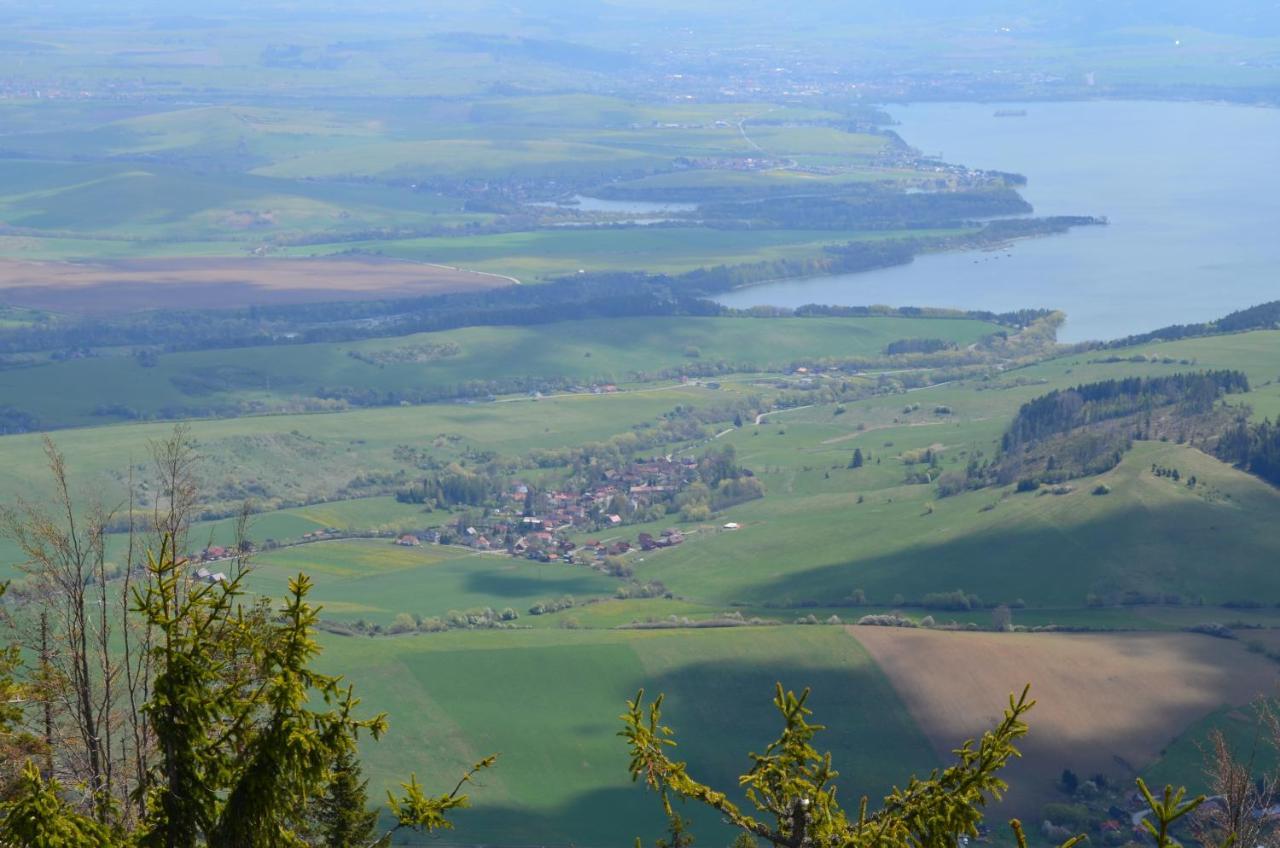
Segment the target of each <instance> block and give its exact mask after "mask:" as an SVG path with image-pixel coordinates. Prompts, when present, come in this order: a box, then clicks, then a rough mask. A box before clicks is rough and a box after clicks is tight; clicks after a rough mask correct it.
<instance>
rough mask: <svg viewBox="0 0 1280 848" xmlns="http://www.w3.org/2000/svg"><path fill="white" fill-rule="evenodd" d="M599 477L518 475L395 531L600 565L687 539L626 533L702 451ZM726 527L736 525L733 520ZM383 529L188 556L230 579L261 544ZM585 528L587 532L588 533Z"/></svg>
mask: <svg viewBox="0 0 1280 848" xmlns="http://www.w3.org/2000/svg"><path fill="white" fill-rule="evenodd" d="M599 477H600V479H599V480H598V481H597V482H594V483H593V484H591V485H586V486H583V487H581V490H576V489H575V488H573V487H569V486H567V485H566V486H565V487H564V488H556V489H543V488H539V487H538V486H536V485H533V484H529V483H525V482H521V481H513V482H511V483H510V484H509V485H508V486H506V487H505V488H504V489H503V491H502V493H501V496H500V497H499V499H498V502H497V504H496V505H494V506H490V507H485V508H470V509H462V510H460V511H458V512H455V513H453V514H452V516H451V518H450V520H449V521H448V522H446V523H444V524H440V525H437V526H432V527H425V528H422V529H416V530H404V531H401V532H399V533H396V534H391V535H390V538H391V540H392V543H393V544H395V545H399V546H401V547H419V546H421V545H453V546H459V547H464V548H468V549H471V550H474V551H477V552H483V553H492V554H495V555H501V554H505V555H508V556H512V557H516V558H522V559H528V560H531V561H535V562H541V563H550V562H563V563H567V564H586V565H598V564H601V563H603V562H604V560H605V559H606V558H608V557H618V556H623V555H626V554H628V553H631V552H633V551H645V552H648V551H656V550H661V549H663V548H670V547H674V546H676V545H680V544H683V543H684V541H685V534H684V533H683V532H682V531H681V530H679V529H676V528H667V529H664V530H662V531H661V532H659V533H657V535H654V534H653V533H649V532H640V533H638V534H636V535H635V536H634V537H629V536H628V535H627V534H626V532H625V529H624V528H625V526H626V525H628V524H635V523H641V522H647V521H652V520H655V519H656V518H657V517H658V516H660V515H666V514H667V512H668V510H669V509H671V508H674V506H675V504H676V502H677V496H678V495H680V494H681V493H682V492H684V491H685V490H687V489H688V488H689V487H690V486H691V485H692V484H694V483H695V482H698V481H699V480H700V479H701V475H700V470H699V461H698V460H697V459H694V458H692V457H684V458H673V457H670V456H659V457H653V458H649V459H636V460H634V461H631V462H629V463H627V464H625V465H622V466H621V467H619V468H616V469H615V468H609V469H605V470H604V471H602V472H600V474H599ZM726 527H727V528H728V529H736V525H726ZM595 534H599V535H598V536H597V535H595ZM380 535H383V534H379V533H372V532H369V531H364V532H360V533H352V532H348V531H344V530H341V529H339V528H334V527H322V528H318V529H316V530H311V531H308V532H306V533H304V534H303V535H302V536H301V537H299V538H297V539H295V540H288V541H284V540H275V539H267V540H264V541H263V542H262V543H260V544H257V543H254V542H252V541H248V540H245V541H244V542H242V543H241V544H240V545H239V546H235V545H213V544H210V545H207V546H206V547H205V548H203V549H202V550H200V551H198V552H195V553H193V554H191V559H192V560H193V561H194V562H196V563H199V566H200V567H199V568H198V569H197V570H196V572H195V577H196V579H197V580H199V581H201V582H205V583H220V582H223V581H225V580H227V574H226V571H225V570H218V564H219V563H224V562H230V561H232V560H235V559H236V558H238V557H241V556H244V555H246V554H249V553H252V552H253V551H254V550H257V549H259V548H261V549H263V550H271V549H275V548H280V547H292V546H296V545H303V544H312V543H316V542H325V541H335V540H339V539H347V538H356V537H360V538H368V537H377V536H380ZM584 535H587V536H588V538H587V539H586V540H585V541H584V540H582V537H583V536H584ZM575 539H577V540H578V541H575Z"/></svg>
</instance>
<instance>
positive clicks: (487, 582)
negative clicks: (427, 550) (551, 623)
mask: <svg viewBox="0 0 1280 848" xmlns="http://www.w3.org/2000/svg"><path fill="white" fill-rule="evenodd" d="M464 585H465V587H466V590H467V591H468V592H474V593H476V594H478V595H492V596H494V597H499V598H528V597H530V596H531V595H536V596H538V597H540V598H542V597H545V598H547V599H551V598H555V597H558V596H560V595H600V594H604V593H605V590H602V589H601V587H600V584H599V581H594V580H591V579H590V575H584V574H572V573H571V574H565V572H564V569H563V567H562V568H561V571H560V573H559V574H544V573H543V571H542V569H538V570H537V571H536V572H532V573H531V572H530V571H528V570H523V569H522V570H520V571H517V572H509V573H504V572H498V571H472V572H468V573H467V575H466V578H465V584H464Z"/></svg>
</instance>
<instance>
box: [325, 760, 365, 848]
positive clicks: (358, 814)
mask: <svg viewBox="0 0 1280 848" xmlns="http://www.w3.org/2000/svg"><path fill="white" fill-rule="evenodd" d="M361 776H362V775H361V769H360V762H359V761H358V760H357V759H356V758H355V756H354V755H353V754H352V752H351V751H343V752H341V753H340V754H339V755H338V757H337V759H336V760H335V761H334V764H333V773H332V775H331V776H330V778H329V785H328V787H326V789H325V792H324V794H323V795H321V796H320V797H319V798H317V799H316V800H315V803H314V808H313V810H312V814H311V817H312V825H313V827H314V829H315V832H316V834H317V836H319V837H320V839H321V840H322V841H321V842H320V843H319V844H320V845H323V846H325V848H356V846H359V848H363V846H366V845H369V844H371V843H372V842H373V840H374V828H375V827H377V824H378V811H377V810H371V809H369V796H368V791H367V790H368V786H369V781H367V780H361V779H360V778H361Z"/></svg>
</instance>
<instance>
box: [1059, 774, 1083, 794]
mask: <svg viewBox="0 0 1280 848" xmlns="http://www.w3.org/2000/svg"><path fill="white" fill-rule="evenodd" d="M1058 785H1059V786H1061V787H1062V791H1063V792H1065V793H1067V794H1068V795H1074V794H1076V790H1077V789H1079V788H1080V778H1079V777H1077V776H1076V773H1075V772H1073V771H1072V770H1071V769H1069V768H1068V769H1063V770H1062V777H1060V778H1059V779H1058Z"/></svg>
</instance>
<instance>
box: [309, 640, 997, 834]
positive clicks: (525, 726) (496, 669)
mask: <svg viewBox="0 0 1280 848" xmlns="http://www.w3.org/2000/svg"><path fill="white" fill-rule="evenodd" d="M325 648H326V653H325V655H324V660H325V664H326V665H327V666H329V667H330V668H333V669H335V670H337V671H342V672H348V673H350V674H351V675H352V676H353V679H356V680H358V682H359V683H360V687H361V693H362V695H363V697H364V704H363V706H365V707H366V708H368V709H372V710H378V709H388V710H391V711H392V713H393V721H392V729H391V731H390V733H389V734H388V736H387V738H386V740H385V741H384V742H382V743H379V744H370V745H367V746H365V747H364V749H363V753H364V754H365V756H366V761H367V762H368V763H369V770H370V773H371V775H372V777H373V779H374V780H375V781H376V782H382V783H385V782H388V781H391V780H394V779H396V778H397V777H401V776H404V775H407V774H408V772H410V771H414V770H416V771H418V772H419V774H420V776H424V777H426V778H427V779H428V780H429V784H428V785H430V786H431V787H432V788H436V787H443V786H444V784H445V783H447V782H448V780H449V777H450V776H451V775H452V774H454V773H455V772H458V771H460V770H461V769H463V768H464V767H465V766H466V765H469V764H470V763H471V762H472V761H473V760H474V759H476V758H478V757H479V756H483V755H485V754H489V753H494V752H497V753H500V754H501V757H500V759H499V762H498V765H497V766H496V767H495V768H494V769H493V770H492V771H491V772H489V773H486V774H485V776H484V778H483V779H482V780H481V782H480V785H479V786H478V787H477V788H476V790H475V792H474V793H473V797H474V799H475V802H476V805H477V808H478V809H477V811H476V812H475V813H468V814H464V815H463V816H462V817H461V818H460V819H459V825H460V827H461V828H463V829H464V831H465V833H466V834H467V839H468V840H476V841H485V842H500V843H516V844H527V843H531V842H534V843H537V842H567V841H572V842H575V843H577V844H585V845H603V844H615V843H616V842H617V840H618V839H619V836H618V834H619V833H623V834H626V836H628V837H630V836H632V835H635V836H644V837H646V839H647V838H652V836H654V835H655V833H656V831H657V829H658V828H659V827H660V812H659V807H658V800H657V798H656V797H653V796H648V795H646V793H645V792H644V790H643V789H642V787H640V786H638V785H633V784H632V783H631V782H630V780H629V779H628V777H627V773H626V749H625V746H624V745H623V743H622V741H621V740H620V739H618V738H617V736H615V735H614V734H615V732H616V730H617V729H618V727H619V726H620V725H619V724H618V722H617V721H616V719H615V717H616V716H617V715H619V714H620V713H621V712H622V709H623V706H624V704H623V701H624V700H625V699H626V698H628V697H631V696H634V695H635V693H636V690H638V689H639V688H641V687H645V688H646V689H647V690H648V692H649V693H650V694H651V695H652V694H654V693H658V692H664V693H666V694H667V696H668V697H667V702H666V716H665V717H666V718H667V719H668V723H669V724H671V725H672V726H673V727H675V728H676V730H677V731H678V732H679V734H680V740H681V746H680V749H679V751H680V756H681V757H682V758H688V759H689V760H690V762H691V763H692V764H693V765H694V768H695V769H696V774H698V775H699V776H702V777H704V778H706V779H709V780H713V781H715V782H716V784H717V785H719V786H722V787H724V788H726V789H730V790H732V789H733V786H734V783H735V778H736V775H738V774H739V773H741V772H742V771H745V770H746V768H747V767H748V766H749V762H748V760H747V759H746V753H747V752H748V751H749V750H752V751H758V750H760V748H762V747H763V745H764V744H765V743H767V742H768V741H770V740H771V739H772V738H773V737H774V735H776V733H777V730H778V723H777V721H776V713H775V712H774V711H773V708H772V706H771V704H770V697H771V692H772V689H773V685H774V683H775V682H778V681H781V682H782V683H783V684H784V685H786V686H789V687H804V686H813V687H814V695H813V698H812V700H811V702H810V705H811V706H812V707H813V709H814V710H815V712H816V713H817V719H818V720H821V721H824V722H825V723H829V724H830V725H831V726H832V729H831V730H830V731H829V732H827V733H824V734H822V736H821V738H820V740H819V744H821V745H822V746H823V747H824V748H829V749H830V750H832V752H833V754H834V757H835V764H836V767H837V768H838V769H839V770H840V771H841V774H842V775H843V776H844V777H843V779H844V782H843V783H842V786H845V787H847V788H846V789H845V791H846V792H848V793H849V794H850V795H851V796H855V797H856V794H857V793H859V792H870V793H872V795H873V797H874V796H875V795H877V794H882V793H883V792H884V791H886V790H887V789H888V788H889V786H890V785H891V784H892V783H895V782H899V783H900V782H901V781H902V780H903V779H904V777H905V775H907V774H909V773H911V772H913V771H914V772H916V773H920V772H922V771H925V770H927V769H928V768H929V767H931V766H932V765H933V764H934V762H935V760H934V755H933V754H932V752H931V750H930V748H929V746H928V743H927V741H926V740H925V738H924V736H923V735H922V734H921V733H920V732H919V731H918V730H917V729H916V728H915V727H914V726H913V725H912V724H911V723H910V721H909V720H908V719H907V718H906V713H905V711H904V710H903V709H901V707H900V706H897V707H895V706H893V705H896V704H897V699H896V697H895V695H894V694H893V691H892V690H891V689H890V688H889V686H888V683H887V681H886V680H885V678H884V676H883V674H882V673H881V672H880V671H879V669H877V668H876V667H875V666H874V665H873V664H872V663H871V662H870V660H869V659H868V657H867V655H866V653H865V652H864V651H863V649H862V648H861V646H859V645H858V643H857V642H856V641H854V640H853V638H851V637H850V636H848V635H847V634H845V633H844V632H843V630H841V629H839V628H808V629H803V628H792V627H784V628H765V629H752V630H734V631H713V632H698V633H684V632H679V631H675V632H644V633H640V632H631V633H624V632H608V631H516V632H494V633H483V632H481V633H462V634H453V633H446V634H434V635H423V636H409V637H399V638H379V639H361V638H341V637H329V638H326V640H325ZM357 672H358V677H356V675H357ZM997 700H998V699H997ZM993 703H994V702H993ZM871 712H874V713H876V714H877V715H880V716H883V718H884V719H885V720H884V721H883V722H880V721H877V722H876V723H875V724H874V725H872V724H869V723H861V722H855V721H847V720H841V719H840V717H841V716H849V715H857V714H869V713H871ZM552 775H554V776H555V779H554V780H550V779H548V778H549V777H550V776H552ZM688 812H690V813H694V812H695V811H694V810H692V809H690V810H689V811H688ZM697 821H698V823H699V825H700V828H699V829H700V831H701V833H702V834H704V838H707V839H709V840H711V839H724V838H725V836H724V833H723V832H722V831H719V830H718V829H717V828H716V827H715V825H714V819H710V820H708V818H707V817H705V816H700V817H698V819H697Z"/></svg>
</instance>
